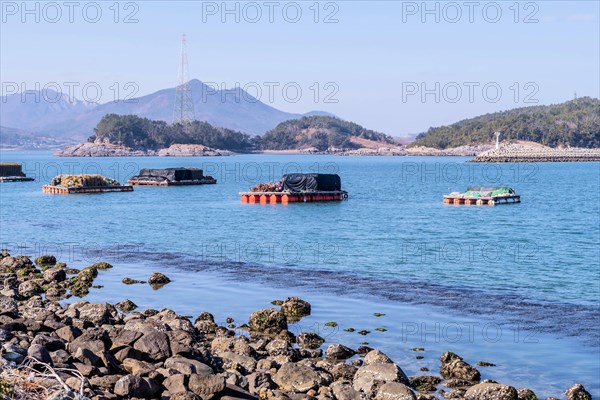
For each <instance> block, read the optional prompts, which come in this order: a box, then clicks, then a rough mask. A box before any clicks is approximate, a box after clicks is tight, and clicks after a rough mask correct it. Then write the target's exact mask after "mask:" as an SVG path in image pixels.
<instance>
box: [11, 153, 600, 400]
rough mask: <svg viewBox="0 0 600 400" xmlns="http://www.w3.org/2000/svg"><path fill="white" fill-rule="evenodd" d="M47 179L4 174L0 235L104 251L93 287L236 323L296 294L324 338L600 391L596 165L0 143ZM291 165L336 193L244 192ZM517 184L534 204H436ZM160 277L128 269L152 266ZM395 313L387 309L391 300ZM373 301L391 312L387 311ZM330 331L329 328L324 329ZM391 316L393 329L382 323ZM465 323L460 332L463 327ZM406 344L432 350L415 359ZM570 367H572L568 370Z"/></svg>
mask: <svg viewBox="0 0 600 400" xmlns="http://www.w3.org/2000/svg"><path fill="white" fill-rule="evenodd" d="M0 158H1V160H2V161H17V162H21V163H23V165H24V170H25V172H26V173H27V174H28V175H29V176H32V177H35V178H36V181H35V182H28V183H5V184H2V185H0V205H1V211H0V224H1V229H0V242H2V246H3V247H8V248H9V249H11V250H12V251H11V252H12V253H13V254H17V253H24V254H29V255H32V256H35V255H38V254H42V253H44V254H45V253H51V254H58V255H59V257H60V258H61V259H62V260H64V261H65V262H67V263H70V264H71V265H85V264H86V263H91V262H95V261H98V260H106V261H109V262H111V263H113V264H114V265H115V268H114V269H113V270H111V271H109V272H106V273H103V274H101V275H103V276H101V278H100V279H104V280H105V281H106V284H105V288H104V289H100V290H98V291H94V292H93V293H92V294H91V295H90V300H93V301H111V302H113V301H118V300H120V299H121V298H122V297H123V296H125V297H129V298H131V299H132V300H134V302H136V303H137V304H138V305H140V306H143V307H155V308H157V307H162V306H168V307H170V308H173V309H175V310H176V311H178V312H185V313H189V314H192V315H193V314H195V313H197V312H200V311H202V310H205V309H206V310H209V311H212V312H214V313H215V314H216V315H218V316H220V317H222V318H221V319H223V320H224V318H225V317H226V316H229V315H234V316H235V318H236V319H237V320H238V321H239V320H241V319H245V318H247V317H248V315H249V313H250V311H251V310H253V309H256V308H259V307H266V306H269V301H271V300H273V299H274V298H277V297H285V296H288V295H293V294H297V293H300V294H302V295H303V296H304V297H306V298H307V299H308V300H309V301H311V302H312V303H313V305H314V306H315V311H314V312H313V316H311V317H310V318H309V319H308V320H305V321H302V324H308V325H303V326H297V327H296V329H317V330H320V331H322V330H323V329H325V328H323V327H322V324H323V323H324V322H327V321H328V320H335V321H337V322H338V323H340V328H343V327H344V326H346V327H349V326H352V327H354V328H357V330H360V329H368V330H371V331H372V333H371V334H370V335H367V336H365V337H363V336H360V335H357V334H356V333H353V334H350V333H347V332H344V331H343V330H341V329H339V330H337V331H336V332H335V334H333V332H329V333H331V335H330V336H331V337H330V338H329V339H328V340H329V341H330V342H333V341H336V340H337V341H340V342H343V343H350V344H353V343H355V344H356V345H358V344H359V343H360V342H361V341H368V342H369V343H370V344H371V345H373V346H377V347H381V348H382V349H383V350H384V351H386V352H388V353H390V354H392V355H394V357H395V359H396V360H398V362H399V363H400V365H401V367H403V368H404V369H405V370H406V371H407V373H412V374H417V373H419V367H420V366H428V367H430V369H431V370H432V371H433V372H434V373H435V372H436V370H437V364H436V358H437V357H439V355H440V354H441V353H442V352H443V351H446V350H453V351H455V352H457V353H459V354H461V355H463V356H465V357H466V358H467V361H469V362H473V363H474V362H476V361H479V360H486V361H491V362H494V363H497V364H498V367H493V368H491V369H490V368H487V369H483V368H482V370H483V374H484V377H487V378H492V379H495V380H498V381H501V382H504V383H509V384H513V385H515V386H519V385H520V386H527V387H531V388H533V389H536V390H538V391H539V392H540V393H539V394H541V395H545V396H550V395H552V396H558V395H560V394H561V392H562V391H564V390H565V389H566V388H567V387H568V386H570V385H571V384H573V383H575V382H581V383H583V384H584V385H585V386H586V387H587V388H588V389H590V391H592V392H593V394H595V395H600V382H599V379H600V377H599V376H600V333H599V332H598V331H599V329H598V327H599V326H600V307H599V302H600V224H599V222H600V193H599V192H600V189H599V186H600V185H599V184H600V164H599V163H563V164H561V163H540V164H472V163H468V162H467V160H468V159H467V158H461V157H359V158H354V157H351V158H350V157H348V158H346V157H334V156H289V155H240V156H231V157H213V158H163V157H132V158H56V157H53V156H52V155H51V154H50V153H47V152H2V153H0ZM175 166H186V167H187V166H189V167H192V166H193V167H200V168H203V169H204V170H205V172H206V173H211V174H212V175H213V176H214V177H215V178H216V179H217V180H218V184H217V185H205V186H188V187H169V188H162V187H136V188H135V191H134V192H133V193H106V194H102V195H76V196H75V195H72V196H57V195H46V194H42V192H41V185H42V184H44V183H47V182H48V181H49V180H50V179H51V178H52V177H54V175H56V174H58V173H61V172H62V173H80V172H86V173H97V172H98V173H102V174H104V175H106V176H109V177H112V178H116V179H118V180H120V181H121V182H125V181H126V180H127V178H128V177H129V176H131V175H134V174H135V173H136V172H137V171H138V170H139V168H146V167H151V168H152V167H154V168H158V167H175ZM285 172H325V173H331V172H335V173H338V174H340V176H341V177H342V185H343V188H344V189H345V190H347V191H348V192H349V199H348V201H344V202H341V203H321V204H318V203H316V204H290V205H288V206H282V205H276V206H271V205H266V206H261V205H250V204H241V203H240V200H239V197H238V195H237V193H238V192H240V191H244V190H247V189H248V188H249V187H250V186H252V185H254V184H255V183H256V182H258V181H267V180H275V179H279V177H280V176H281V174H282V173H285ZM471 185H473V186H499V185H507V186H511V187H513V188H515V189H516V191H517V192H518V193H519V194H521V196H522V203H521V204H517V205H502V206H496V207H477V206H470V207H468V206H453V205H444V204H442V195H443V194H445V193H449V192H452V191H462V190H464V189H466V187H467V186H471ZM157 269H159V270H163V271H166V272H167V275H169V274H172V275H173V276H176V277H177V278H176V279H174V282H173V283H172V284H170V285H168V286H167V287H165V288H163V289H161V290H160V291H157V292H154V291H152V290H150V289H149V288H147V287H146V286H144V287H133V288H132V287H124V286H122V285H120V284H119V281H120V279H121V278H122V277H123V276H125V275H126V274H128V275H129V276H132V275H135V274H138V275H136V276H134V277H137V278H144V277H146V275H147V274H148V273H149V272H150V271H151V270H157ZM382 310H384V311H382ZM374 312H383V313H385V314H386V315H385V316H384V317H380V318H376V317H374V316H373V313H374ZM342 325H344V326H342ZM319 327H320V328H319ZM377 327H385V328H386V329H387V331H386V332H377V331H375V330H374V329H375V328H377ZM459 332H460V333H461V335H460V336H457V333H459ZM411 347H425V348H426V358H425V359H424V360H420V361H419V363H420V364H418V363H417V361H415V360H414V354H412V353H411V352H410V351H409V350H407V349H410V348H411ZM565 365H568V367H567V368H566V367H565Z"/></svg>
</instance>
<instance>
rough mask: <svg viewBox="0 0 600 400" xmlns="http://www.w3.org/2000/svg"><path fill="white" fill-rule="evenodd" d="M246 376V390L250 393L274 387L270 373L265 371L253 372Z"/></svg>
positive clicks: (257, 392)
mask: <svg viewBox="0 0 600 400" xmlns="http://www.w3.org/2000/svg"><path fill="white" fill-rule="evenodd" d="M246 378H247V379H248V390H249V391H250V393H252V394H259V393H260V390H261V389H273V388H274V387H275V383H274V382H273V380H272V379H271V375H270V374H267V373H265V372H254V373H252V374H250V375H248V376H246Z"/></svg>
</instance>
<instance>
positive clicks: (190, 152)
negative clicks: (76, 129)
mask: <svg viewBox="0 0 600 400" xmlns="http://www.w3.org/2000/svg"><path fill="white" fill-rule="evenodd" d="M231 154H232V152H230V151H227V150H217V149H213V148H210V147H207V146H202V145H197V144H172V145H171V146H169V147H168V148H165V149H160V150H150V149H145V150H138V149H132V148H130V147H126V146H118V145H114V144H110V143H91V142H86V143H80V144H76V145H73V146H69V147H67V148H65V149H63V150H60V151H57V152H55V153H54V155H55V156H58V157H131V156H166V157H168V156H173V157H197V156H206V157H209V156H227V155H231Z"/></svg>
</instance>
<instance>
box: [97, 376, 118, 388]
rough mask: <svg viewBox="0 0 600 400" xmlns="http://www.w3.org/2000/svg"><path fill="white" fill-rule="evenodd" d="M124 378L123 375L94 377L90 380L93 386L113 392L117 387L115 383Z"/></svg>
mask: <svg viewBox="0 0 600 400" xmlns="http://www.w3.org/2000/svg"><path fill="white" fill-rule="evenodd" d="M122 377H123V375H105V376H93V377H92V378H90V384H91V385H92V386H96V387H100V388H103V389H109V390H112V389H113V388H114V387H115V383H117V381H118V380H119V379H121V378H122Z"/></svg>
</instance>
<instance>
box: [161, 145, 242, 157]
mask: <svg viewBox="0 0 600 400" xmlns="http://www.w3.org/2000/svg"><path fill="white" fill-rule="evenodd" d="M230 154H232V152H230V151H228V150H218V149H213V148H211V147H207V146H204V145H201V144H179V143H174V144H172V145H171V146H169V147H168V148H164V149H160V150H159V151H158V155H159V156H204V157H207V156H228V155H230Z"/></svg>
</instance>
